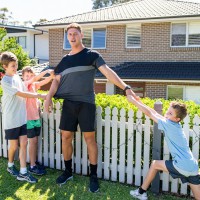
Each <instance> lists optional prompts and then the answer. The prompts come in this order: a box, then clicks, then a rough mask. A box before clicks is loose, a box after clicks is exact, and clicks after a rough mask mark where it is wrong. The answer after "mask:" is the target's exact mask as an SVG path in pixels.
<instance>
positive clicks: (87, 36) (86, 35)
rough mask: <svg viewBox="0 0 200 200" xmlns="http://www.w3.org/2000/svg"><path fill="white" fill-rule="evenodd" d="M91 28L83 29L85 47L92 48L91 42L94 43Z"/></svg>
mask: <svg viewBox="0 0 200 200" xmlns="http://www.w3.org/2000/svg"><path fill="white" fill-rule="evenodd" d="M91 32H92V30H91V29H83V39H82V41H83V44H84V46H85V47H88V48H91V43H92V39H91Z"/></svg>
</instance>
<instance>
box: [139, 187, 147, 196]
mask: <svg viewBox="0 0 200 200" xmlns="http://www.w3.org/2000/svg"><path fill="white" fill-rule="evenodd" d="M144 192H146V190H143V189H142V187H141V186H140V187H139V193H140V194H143V193H144Z"/></svg>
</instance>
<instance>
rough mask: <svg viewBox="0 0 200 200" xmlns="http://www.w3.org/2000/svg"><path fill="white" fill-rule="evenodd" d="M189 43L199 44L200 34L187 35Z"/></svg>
mask: <svg viewBox="0 0 200 200" xmlns="http://www.w3.org/2000/svg"><path fill="white" fill-rule="evenodd" d="M188 44H189V45H200V34H193V35H189V41H188Z"/></svg>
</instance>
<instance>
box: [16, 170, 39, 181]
mask: <svg viewBox="0 0 200 200" xmlns="http://www.w3.org/2000/svg"><path fill="white" fill-rule="evenodd" d="M17 180H19V181H27V182H29V183H37V181H38V180H37V179H36V178H34V177H33V176H32V175H31V174H30V173H29V172H27V173H25V174H21V173H20V172H19V175H18V176H17Z"/></svg>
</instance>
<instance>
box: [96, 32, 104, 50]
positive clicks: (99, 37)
mask: <svg viewBox="0 0 200 200" xmlns="http://www.w3.org/2000/svg"><path fill="white" fill-rule="evenodd" d="M93 48H95V49H102V48H106V31H105V29H93Z"/></svg>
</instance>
